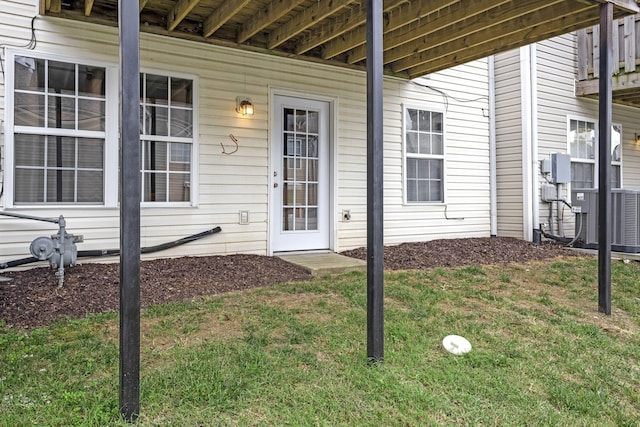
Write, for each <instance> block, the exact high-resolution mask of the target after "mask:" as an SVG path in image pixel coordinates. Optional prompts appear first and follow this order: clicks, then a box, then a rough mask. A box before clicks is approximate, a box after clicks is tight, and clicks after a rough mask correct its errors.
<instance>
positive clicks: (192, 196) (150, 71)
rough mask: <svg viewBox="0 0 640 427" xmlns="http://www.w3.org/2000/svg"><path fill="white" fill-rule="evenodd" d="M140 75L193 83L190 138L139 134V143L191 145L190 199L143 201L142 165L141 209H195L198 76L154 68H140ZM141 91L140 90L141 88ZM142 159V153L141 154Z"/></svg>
mask: <svg viewBox="0 0 640 427" xmlns="http://www.w3.org/2000/svg"><path fill="white" fill-rule="evenodd" d="M140 74H141V75H142V74H154V75H158V76H163V77H172V78H178V79H187V80H191V81H192V82H193V123H192V126H193V129H192V133H193V135H192V137H191V138H181V137H173V136H154V137H153V138H152V139H148V138H147V137H146V136H144V137H143V135H142V134H140V141H154V142H169V143H170V142H179V143H187V144H192V145H191V177H190V182H189V186H190V199H191V200H189V201H187V202H145V201H143V199H144V193H143V191H144V186H143V185H144V184H143V182H144V181H143V175H142V165H140V166H141V167H140V185H141V187H140V188H141V193H140V198H141V202H140V206H141V207H196V206H198V194H199V191H198V164H199V163H200V162H199V141H198V135H199V129H200V126H199V120H198V119H199V111H200V108H199V106H200V102H199V100H200V97H199V87H200V84H199V79H198V76H196V75H193V74H186V73H177V72H173V71H167V70H160V69H154V68H147V67H142V68H140ZM141 90H142V88H141ZM140 103H142V95H141V96H140ZM169 151H170V150H168V152H167V156H168V157H169V156H170V155H171V154H170V153H169ZM141 159H142V153H141Z"/></svg>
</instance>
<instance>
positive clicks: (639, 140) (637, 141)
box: [636, 133, 640, 144]
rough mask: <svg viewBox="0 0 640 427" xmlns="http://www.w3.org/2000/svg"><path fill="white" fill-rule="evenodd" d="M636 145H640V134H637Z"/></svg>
mask: <svg viewBox="0 0 640 427" xmlns="http://www.w3.org/2000/svg"><path fill="white" fill-rule="evenodd" d="M636 144H640V133H636Z"/></svg>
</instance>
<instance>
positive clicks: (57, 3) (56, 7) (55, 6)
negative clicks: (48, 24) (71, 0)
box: [47, 0, 62, 13]
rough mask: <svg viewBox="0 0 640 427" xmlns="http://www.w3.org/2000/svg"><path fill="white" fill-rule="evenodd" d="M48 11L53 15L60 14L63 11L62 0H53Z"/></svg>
mask: <svg viewBox="0 0 640 427" xmlns="http://www.w3.org/2000/svg"><path fill="white" fill-rule="evenodd" d="M47 10H48V11H49V12H51V13H60V11H61V10H62V1H61V0H51V3H49V7H48V8H47Z"/></svg>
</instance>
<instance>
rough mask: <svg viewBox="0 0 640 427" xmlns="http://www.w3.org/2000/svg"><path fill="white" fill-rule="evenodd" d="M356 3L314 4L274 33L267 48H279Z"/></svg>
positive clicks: (324, 1) (336, 0)
mask: <svg viewBox="0 0 640 427" xmlns="http://www.w3.org/2000/svg"><path fill="white" fill-rule="evenodd" d="M354 1H355V0H320V1H318V2H317V3H314V4H313V5H312V6H310V7H308V8H306V9H304V10H303V11H302V12H300V13H299V14H297V15H296V16H294V17H293V18H292V19H290V20H289V21H287V22H286V23H284V24H283V25H280V26H279V27H278V28H276V29H275V30H274V31H272V32H271V33H270V34H269V39H268V41H267V48H268V49H274V48H276V47H278V46H279V45H281V44H282V43H284V42H285V41H287V40H289V39H290V38H292V37H295V36H296V35H298V34H300V33H301V32H303V31H304V30H306V29H307V28H309V27H312V26H314V25H316V24H318V23H320V22H321V21H322V20H324V19H325V18H327V17H329V16H331V15H333V14H335V13H336V12H337V11H339V10H341V9H344V8H345V7H347V6H349V5H350V4H351V3H353V2H354Z"/></svg>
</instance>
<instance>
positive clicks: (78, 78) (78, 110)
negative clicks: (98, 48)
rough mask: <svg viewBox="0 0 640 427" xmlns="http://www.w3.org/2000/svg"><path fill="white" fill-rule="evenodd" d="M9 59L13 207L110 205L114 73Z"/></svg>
mask: <svg viewBox="0 0 640 427" xmlns="http://www.w3.org/2000/svg"><path fill="white" fill-rule="evenodd" d="M7 58H8V60H9V61H10V62H9V64H10V66H9V69H8V75H12V76H13V79H12V81H9V82H8V85H9V86H8V87H9V90H10V89H11V88H13V91H11V93H10V94H9V97H8V99H9V102H8V109H9V112H8V115H7V117H8V128H9V132H8V138H7V151H6V152H7V154H9V155H10V160H9V163H8V164H9V165H10V166H11V167H12V172H13V175H12V176H11V177H9V178H8V179H7V180H6V181H7V182H8V183H11V184H12V185H11V186H10V187H11V188H10V189H9V191H8V192H7V193H9V194H11V195H12V197H11V198H10V199H9V200H10V201H9V204H11V203H13V204H14V205H40V204H66V205H69V204H71V205H82V204H84V205H104V204H105V167H106V163H105V146H106V140H107V131H106V128H107V121H106V111H107V101H106V98H107V96H106V95H107V94H106V84H105V78H106V75H107V68H106V67H104V66H98V65H93V64H87V63H83V62H79V63H75V62H65V61H60V60H54V59H51V58H36V57H31V56H26V55H20V54H15V55H14V54H10V55H8V56H7ZM9 80H11V79H9ZM10 170H11V169H10ZM10 173H11V172H10Z"/></svg>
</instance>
